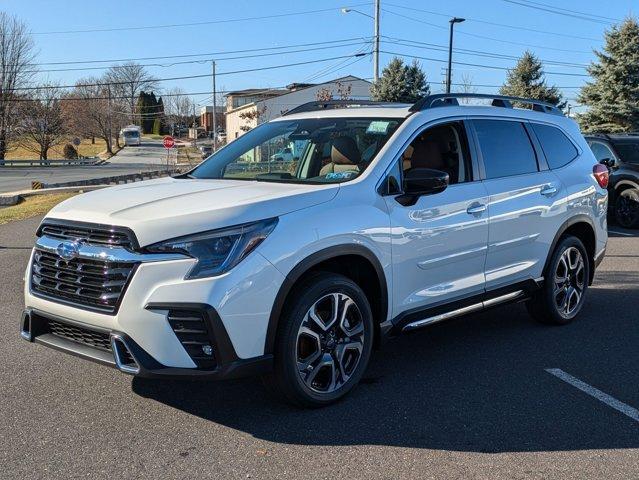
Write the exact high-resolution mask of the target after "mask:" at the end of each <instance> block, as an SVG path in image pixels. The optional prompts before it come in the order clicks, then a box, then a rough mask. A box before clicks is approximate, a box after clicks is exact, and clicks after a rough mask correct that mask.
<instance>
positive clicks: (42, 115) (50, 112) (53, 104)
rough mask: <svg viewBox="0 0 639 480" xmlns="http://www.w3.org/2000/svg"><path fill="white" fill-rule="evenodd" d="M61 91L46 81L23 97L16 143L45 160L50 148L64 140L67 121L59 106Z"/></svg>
mask: <svg viewBox="0 0 639 480" xmlns="http://www.w3.org/2000/svg"><path fill="white" fill-rule="evenodd" d="M60 95H61V91H60V88H59V87H58V86H57V85H54V84H45V85H43V88H40V89H38V90H35V91H34V93H33V94H32V95H31V98H29V99H28V100H27V99H24V101H21V102H20V104H21V106H22V109H21V110H22V115H20V122H19V124H18V125H19V127H18V133H19V136H18V139H17V142H18V144H19V145H20V146H22V147H23V148H24V149H25V150H27V151H30V152H33V153H35V154H38V155H39V156H40V160H47V158H48V155H49V149H51V147H54V146H56V145H59V144H61V143H62V142H63V141H64V138H65V133H66V123H65V121H64V117H63V115H62V108H61V106H60Z"/></svg>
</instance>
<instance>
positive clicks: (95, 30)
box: [32, 2, 370, 35]
mask: <svg viewBox="0 0 639 480" xmlns="http://www.w3.org/2000/svg"><path fill="white" fill-rule="evenodd" d="M366 5H370V2H366V3H357V4H354V5H349V6H345V7H344V8H354V7H361V6H366ZM338 10H339V9H338V8H322V9H318V10H305V11H298V12H287V13H277V14H273V15H261V16H255V17H243V18H227V19H223V20H208V21H204V22H192V23H170V24H164V25H141V26H137V27H109V28H89V29H83V30H56V31H48V32H32V35H60V34H70V33H99V32H123V31H127V30H151V29H158V28H176V27H196V26H202V25H216V24H220V23H235V22H246V21H253V20H267V19H271V18H283V17H293V16H298V15H308V14H312V13H324V12H337V11H338Z"/></svg>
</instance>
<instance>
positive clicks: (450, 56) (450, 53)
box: [446, 17, 466, 93]
mask: <svg viewBox="0 0 639 480" xmlns="http://www.w3.org/2000/svg"><path fill="white" fill-rule="evenodd" d="M465 21H466V19H465V18H458V17H453V18H451V19H450V20H449V23H450V41H449V42H448V71H447V72H446V93H450V82H451V78H452V71H453V27H454V26H455V24H456V23H462V22H465Z"/></svg>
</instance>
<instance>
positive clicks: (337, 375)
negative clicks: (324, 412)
mask: <svg viewBox="0 0 639 480" xmlns="http://www.w3.org/2000/svg"><path fill="white" fill-rule="evenodd" d="M364 335H365V329H364V320H363V318H362V313H361V311H360V309H359V307H358V306H357V304H356V303H355V301H354V300H353V299H352V298H351V297H349V296H348V295H346V294H344V293H330V294H328V295H324V296H323V297H321V298H320V299H319V300H317V301H316V302H315V303H313V305H312V306H311V308H310V309H309V310H308V312H307V313H306V315H305V317H304V320H303V321H302V323H301V325H300V328H299V330H298V333H297V339H296V359H297V371H298V373H299V375H300V378H301V379H302V382H303V383H304V384H305V385H306V387H308V388H309V389H310V390H312V391H313V392H316V393H324V394H326V393H332V392H334V391H336V390H338V389H339V388H340V387H342V386H343V385H344V384H345V383H346V382H347V381H348V380H349V378H350V377H351V376H352V375H353V373H354V372H355V370H356V368H357V366H358V364H359V362H360V359H361V357H362V352H363V350H364V340H365V339H364Z"/></svg>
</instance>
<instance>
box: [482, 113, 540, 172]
mask: <svg viewBox="0 0 639 480" xmlns="http://www.w3.org/2000/svg"><path fill="white" fill-rule="evenodd" d="M473 124H474V125H475V131H476V132H477V138H478V140H479V147H480V148H481V154H482V158H483V161H484V168H485V170H486V178H487V179H490V178H500V177H510V176H513V175H523V174H526V173H533V172H537V171H538V167H537V155H536V154H535V150H534V148H533V146H532V143H530V138H529V137H528V133H527V132H526V129H525V128H524V125H523V124H522V123H521V122H512V121H507V120H474V121H473Z"/></svg>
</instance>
